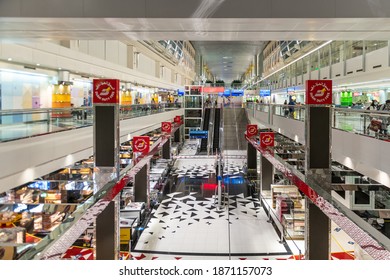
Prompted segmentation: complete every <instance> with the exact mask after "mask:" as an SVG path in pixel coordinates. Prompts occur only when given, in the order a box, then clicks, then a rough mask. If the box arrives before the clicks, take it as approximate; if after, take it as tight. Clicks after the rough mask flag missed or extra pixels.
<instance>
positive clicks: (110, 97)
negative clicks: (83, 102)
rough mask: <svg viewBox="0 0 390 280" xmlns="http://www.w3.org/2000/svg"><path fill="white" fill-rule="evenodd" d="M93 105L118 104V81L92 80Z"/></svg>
mask: <svg viewBox="0 0 390 280" xmlns="http://www.w3.org/2000/svg"><path fill="white" fill-rule="evenodd" d="M93 103H94V104H96V103H103V104H117V103H119V80H115V79H95V80H93Z"/></svg>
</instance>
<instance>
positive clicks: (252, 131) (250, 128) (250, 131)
mask: <svg viewBox="0 0 390 280" xmlns="http://www.w3.org/2000/svg"><path fill="white" fill-rule="evenodd" d="M246 135H247V136H248V137H252V136H255V135H257V124H248V125H247V126H246Z"/></svg>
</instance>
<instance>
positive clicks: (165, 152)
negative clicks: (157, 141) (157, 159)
mask: <svg viewBox="0 0 390 280" xmlns="http://www.w3.org/2000/svg"><path fill="white" fill-rule="evenodd" d="M162 158H163V159H171V139H170V138H169V139H168V140H167V142H165V144H164V145H163V147H162Z"/></svg>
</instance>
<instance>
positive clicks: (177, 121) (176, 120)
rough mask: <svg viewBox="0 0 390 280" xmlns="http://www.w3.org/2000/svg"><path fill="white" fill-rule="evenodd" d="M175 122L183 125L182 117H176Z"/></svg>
mask: <svg viewBox="0 0 390 280" xmlns="http://www.w3.org/2000/svg"><path fill="white" fill-rule="evenodd" d="M173 121H174V122H175V123H178V124H181V116H176V117H175V118H174V119H173Z"/></svg>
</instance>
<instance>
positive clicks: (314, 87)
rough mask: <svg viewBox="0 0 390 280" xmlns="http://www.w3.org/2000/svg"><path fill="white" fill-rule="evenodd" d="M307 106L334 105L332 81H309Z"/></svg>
mask: <svg viewBox="0 0 390 280" xmlns="http://www.w3.org/2000/svg"><path fill="white" fill-rule="evenodd" d="M306 104H326V105H329V104H332V80H307V81H306Z"/></svg>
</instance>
